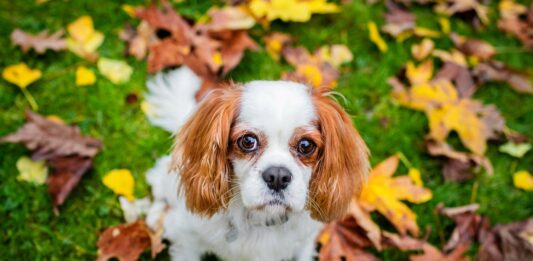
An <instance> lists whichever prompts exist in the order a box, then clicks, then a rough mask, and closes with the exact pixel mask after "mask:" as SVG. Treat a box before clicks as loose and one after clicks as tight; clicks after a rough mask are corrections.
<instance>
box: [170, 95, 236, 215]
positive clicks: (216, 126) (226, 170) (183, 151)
mask: <svg viewBox="0 0 533 261" xmlns="http://www.w3.org/2000/svg"><path fill="white" fill-rule="evenodd" d="M239 97H240V91H239V90H238V88H237V87H228V88H222V89H216V90H214V91H213V92H212V93H210V94H209V95H208V96H207V97H205V98H204V100H203V101H202V102H201V103H200V104H199V105H198V109H197V110H196V112H195V113H193V115H192V116H191V117H190V119H189V120H188V121H187V122H186V123H185V125H184V126H183V127H182V129H181V130H180V131H179V132H178V134H177V139H176V146H175V149H174V151H173V155H172V167H173V169H174V170H175V171H177V172H178V173H179V175H180V191H182V192H184V193H185V198H186V205H187V208H188V209H189V210H190V211H191V212H193V213H197V214H200V215H204V216H212V215H213V214H215V213H216V212H217V211H218V210H220V209H221V208H226V206H227V204H228V202H229V200H230V198H231V189H230V188H231V176H232V169H231V164H230V162H229V159H228V153H229V151H228V145H229V137H230V131H231V126H232V123H233V121H234V120H235V118H236V117H237V110H238V107H239Z"/></svg>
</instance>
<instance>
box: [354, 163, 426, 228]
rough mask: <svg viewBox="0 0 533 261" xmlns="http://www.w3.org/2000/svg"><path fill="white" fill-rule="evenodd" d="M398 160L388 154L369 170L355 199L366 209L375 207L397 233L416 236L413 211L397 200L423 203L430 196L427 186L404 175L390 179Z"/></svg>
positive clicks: (369, 209) (370, 209) (371, 209)
mask: <svg viewBox="0 0 533 261" xmlns="http://www.w3.org/2000/svg"><path fill="white" fill-rule="evenodd" d="M398 161H399V157H398V156H397V155H396V156H392V157H390V158H388V159H386V160H384V161H383V162H381V163H380V164H378V165H376V166H375V167H374V168H373V169H372V171H371V172H370V174H369V176H368V182H367V183H366V184H365V186H364V187H363V190H362V192H361V195H360V197H359V200H358V202H359V204H360V205H361V207H362V208H363V209H365V210H366V211H369V212H370V211H374V210H377V211H379V212H380V213H381V214H383V215H384V216H385V217H386V218H387V219H388V220H389V221H390V222H391V223H392V224H393V225H394V226H395V227H396V229H398V231H399V232H400V234H401V235H405V234H406V232H407V231H409V232H410V233H411V234H413V235H415V236H416V235H418V232H419V230H418V225H417V224H416V214H415V213H414V212H413V211H412V210H410V209H409V207H407V205H405V204H404V203H402V202H401V201H400V200H407V201H410V202H412V203H423V202H426V201H428V200H430V199H431V197H432V195H431V191H430V190H429V189H426V188H423V187H419V186H416V185H415V184H413V182H412V181H411V179H410V178H409V177H408V176H400V177H394V178H393V177H392V175H393V174H394V172H395V171H396V168H397V167H398Z"/></svg>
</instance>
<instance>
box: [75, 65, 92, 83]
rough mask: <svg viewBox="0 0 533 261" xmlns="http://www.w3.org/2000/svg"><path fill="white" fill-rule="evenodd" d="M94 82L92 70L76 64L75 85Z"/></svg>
mask: <svg viewBox="0 0 533 261" xmlns="http://www.w3.org/2000/svg"><path fill="white" fill-rule="evenodd" d="M95 82H96V75H94V72H93V71H91V70H90V69H88V68H87V67H85V66H78V67H77V68H76V85H77V86H85V85H92V84H94V83H95Z"/></svg>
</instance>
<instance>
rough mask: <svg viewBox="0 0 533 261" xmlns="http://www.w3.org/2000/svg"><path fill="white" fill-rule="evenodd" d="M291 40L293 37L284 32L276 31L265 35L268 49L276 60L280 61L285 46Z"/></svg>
mask: <svg viewBox="0 0 533 261" xmlns="http://www.w3.org/2000/svg"><path fill="white" fill-rule="evenodd" d="M291 42H292V37H291V36H290V35H288V34H284V33H279V32H274V33H271V34H269V35H267V36H265V45H266V51H267V53H268V54H269V55H270V56H271V57H272V58H274V60H276V61H279V58H280V54H281V52H282V50H283V48H284V47H287V46H288V45H289V44H290V43H291Z"/></svg>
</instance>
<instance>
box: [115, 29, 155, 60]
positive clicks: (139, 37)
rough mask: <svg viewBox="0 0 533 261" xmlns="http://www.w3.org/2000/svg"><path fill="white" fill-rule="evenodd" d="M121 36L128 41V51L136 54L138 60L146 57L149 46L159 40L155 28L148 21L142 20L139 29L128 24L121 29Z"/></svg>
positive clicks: (133, 54)
mask: <svg viewBox="0 0 533 261" xmlns="http://www.w3.org/2000/svg"><path fill="white" fill-rule="evenodd" d="M119 37H120V39H121V40H123V41H126V42H127V43H128V48H127V51H126V53H127V54H128V55H132V56H134V57H135V58H137V60H142V59H144V58H145V57H146V53H147V52H148V47H149V46H150V45H151V44H153V43H155V42H156V41H157V38H156V35H155V31H154V29H153V28H152V27H151V26H150V25H149V24H148V23H147V22H146V21H141V22H140V23H139V25H138V26H137V29H134V28H133V27H131V26H126V28H124V29H123V30H122V31H120V33H119Z"/></svg>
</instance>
